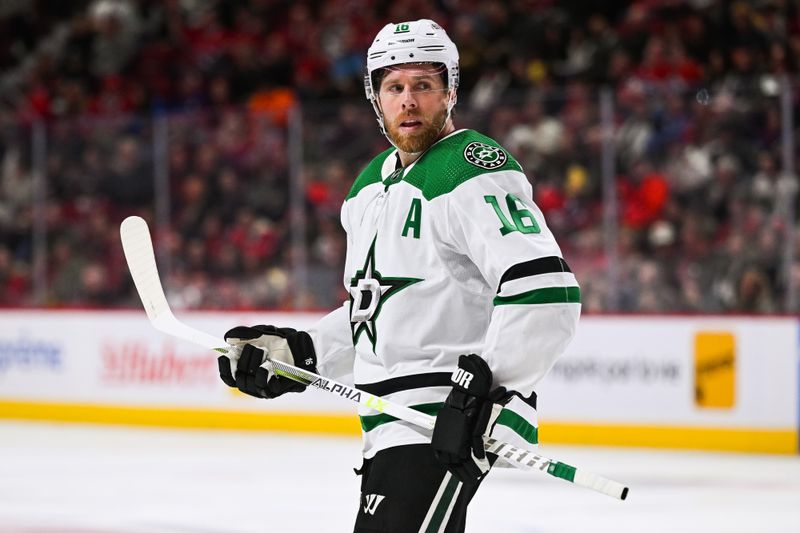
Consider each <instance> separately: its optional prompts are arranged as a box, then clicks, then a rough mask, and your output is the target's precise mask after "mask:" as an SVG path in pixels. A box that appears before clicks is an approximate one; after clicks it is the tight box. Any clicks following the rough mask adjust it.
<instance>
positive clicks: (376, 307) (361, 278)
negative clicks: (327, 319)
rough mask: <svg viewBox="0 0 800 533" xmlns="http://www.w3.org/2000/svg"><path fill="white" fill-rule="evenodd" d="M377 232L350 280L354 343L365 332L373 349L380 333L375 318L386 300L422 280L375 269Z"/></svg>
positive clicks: (351, 321)
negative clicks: (394, 275)
mask: <svg viewBox="0 0 800 533" xmlns="http://www.w3.org/2000/svg"><path fill="white" fill-rule="evenodd" d="M377 238H378V236H377V235H376V236H375V238H374V239H372V244H371V245H370V247H369V252H367V258H366V260H365V261H364V268H363V269H361V270H359V271H358V272H356V275H355V276H354V277H353V278H352V279H351V280H350V328H351V329H352V331H353V344H356V343H357V342H358V338H359V337H360V336H361V334H362V333H365V334H366V335H367V338H368V339H369V342H370V343H371V344H372V351H373V352H374V351H375V339H376V338H377V336H378V329H377V326H376V325H375V320H376V319H377V318H378V315H379V314H380V312H381V308H382V307H383V304H385V303H386V300H388V299H389V298H390V297H391V296H392V295H394V294H397V293H398V292H400V291H401V290H403V289H405V288H406V287H409V286H411V285H413V284H414V283H417V282H419V281H422V280H421V279H418V278H390V277H388V276H382V275H381V273H380V272H378V271H377V270H376V269H375V241H376V240H377Z"/></svg>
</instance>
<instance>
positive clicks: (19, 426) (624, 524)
mask: <svg viewBox="0 0 800 533" xmlns="http://www.w3.org/2000/svg"><path fill="white" fill-rule="evenodd" d="M359 446H360V441H359V440H357V439H351V438H322V437H318V436H298V435H278V434H273V433H258V432H230V431H225V432H212V431H194V430H161V429H141V428H127V427H110V426H85V425H67V424H65V425H61V424H46V423H23V422H19V423H17V422H14V423H11V422H2V423H0V532H1V533H10V532H13V533H34V532H36V533H67V532H68V533H100V532H103V533H123V532H124V533H144V532H147V533H150V532H153V533H223V532H224V533H251V532H252V533H256V532H258V533H264V532H269V533H275V532H280V533H295V532H297V533H305V532H318V531H324V532H326V533H327V532H331V533H336V532H347V531H352V523H353V519H354V517H355V513H356V511H357V508H358V479H357V478H356V476H355V475H354V474H353V470H352V468H353V467H355V466H358V465H359V464H360V453H359ZM542 452H543V453H544V454H545V455H548V456H550V457H552V458H555V459H559V460H561V461H564V462H567V463H570V464H573V465H576V466H580V467H583V468H586V469H587V470H591V471H593V472H596V473H598V474H602V475H605V476H607V477H610V478H612V479H616V480H618V481H621V482H624V483H627V484H628V485H629V486H630V487H631V493H630V496H629V498H628V500H627V501H625V502H620V501H616V500H614V499H612V498H609V497H607V496H604V495H601V494H598V493H595V492H592V491H589V490H586V489H582V488H579V487H576V486H574V485H571V484H569V483H566V482H564V481H561V480H558V479H555V478H552V477H550V476H542V475H538V474H535V473H527V472H521V471H514V470H495V471H493V472H492V473H491V475H490V476H489V478H488V479H487V481H486V482H485V484H484V486H483V487H482V488H481V490H480V491H479V492H478V495H477V496H476V497H475V500H474V502H473V504H472V506H471V507H470V509H471V512H470V518H469V521H468V526H467V531H468V532H470V533H495V532H503V533H523V532H524V533H576V532H584V531H587V532H588V531H591V532H593V533H603V532H609V533H610V532H615V533H616V532H619V533H627V532H631V533H633V532H635V533H661V532H664V533H666V532H669V533H717V532H719V533H762V532H764V533H798V532H800V457H797V456H791V457H786V456H766V455H744V454H712V453H699V452H671V451H670V452H667V451H643V450H636V449H603V448H577V447H561V446H545V447H542Z"/></svg>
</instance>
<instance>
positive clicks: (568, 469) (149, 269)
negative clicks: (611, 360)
mask: <svg viewBox="0 0 800 533" xmlns="http://www.w3.org/2000/svg"><path fill="white" fill-rule="evenodd" d="M120 236H121V238H122V248H123V250H124V252H125V259H126V260H127V262H128V269H129V270H130V272H131V276H132V277H133V282H134V284H135V285H136V290H137V291H138V293H139V298H141V300H142V305H143V306H144V309H145V312H146V313H147V318H148V319H149V320H150V322H151V323H152V324H153V326H154V327H155V328H156V329H158V330H159V331H162V332H164V333H166V334H167V335H170V336H173V337H177V338H180V339H184V340H186V341H189V342H192V343H194V344H197V345H198V346H202V347H204V348H208V349H209V350H215V351H217V352H219V353H221V354H230V356H231V362H232V364H234V363H235V359H234V358H233V357H235V356H236V351H235V348H233V347H231V346H229V345H227V344H226V343H224V342H223V341H221V340H219V339H218V338H217V337H214V336H212V335H209V334H208V333H205V332H203V331H200V330H197V329H195V328H192V327H191V326H188V325H186V324H184V323H183V322H181V321H179V320H178V319H177V318H175V315H174V314H172V310H171V309H170V308H169V304H168V303H167V298H166V296H165V295H164V289H163V288H162V286H161V280H160V278H159V275H158V267H157V266H156V259H155V254H154V252H153V243H152V241H151V239H150V231H149V229H148V227H147V223H146V222H145V221H144V219H142V218H140V217H136V216H132V217H128V218H126V219H125V220H124V221H123V222H122V224H121V225H120ZM264 365H267V367H268V368H271V369H272V370H273V371H274V372H275V373H276V374H278V375H280V376H283V377H286V378H289V379H292V380H294V381H297V382H299V383H303V384H305V385H310V386H312V387H316V388H318V389H320V390H324V391H326V392H330V393H332V394H337V395H339V396H341V397H343V398H346V399H348V400H350V401H352V402H356V403H358V404H360V405H363V406H365V407H369V408H370V409H374V410H375V411H378V412H380V413H385V414H387V415H389V416H392V417H394V418H396V419H398V420H403V421H405V422H410V423H412V424H415V425H417V426H419V427H422V428H425V429H428V430H432V429H433V426H434V423H435V422H436V418H435V417H433V416H431V415H426V414H425V413H421V412H419V411H415V410H414V409H410V408H408V407H406V406H404V405H399V404H396V403H393V402H391V401H389V400H386V399H384V398H381V397H380V396H374V395H372V394H369V393H367V392H365V391H362V390H359V389H356V388H353V387H350V386H348V385H345V384H343V383H339V382H337V381H334V380H332V379H327V378H323V377H322V376H319V375H317V374H314V373H313V372H308V371H306V370H303V369H301V368H297V367H295V366H292V365H289V364H285V363H283V362H280V361H272V360H268V361H267V362H266V363H264ZM485 443H486V451H488V452H491V453H494V454H497V455H498V456H499V457H500V458H502V459H503V460H505V461H506V462H508V463H509V464H511V465H513V466H515V467H517V468H520V469H523V470H536V471H539V472H543V473H547V474H550V475H551V476H554V477H558V478H561V479H564V480H566V481H569V482H572V483H574V484H576V485H581V486H583V487H587V488H590V489H592V490H596V491H598V492H602V493H603V494H607V495H608V496H611V497H613V498H617V499H620V500H624V499H625V498H626V497H627V496H628V487H626V486H624V485H622V484H621V483H618V482H616V481H613V480H610V479H607V478H604V477H602V476H598V475H596V474H592V473H589V472H585V471H583V470H582V469H577V468H575V467H573V466H570V465H568V464H566V463H561V462H558V461H554V460H552V459H548V458H546V457H543V456H541V455H539V454H538V453H535V452H532V451H529V450H523V449H520V448H517V447H515V446H512V445H511V444H508V443H506V442H501V441H498V440H496V439H494V438H491V437H488V438H485Z"/></svg>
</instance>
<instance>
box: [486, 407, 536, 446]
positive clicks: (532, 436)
mask: <svg viewBox="0 0 800 533" xmlns="http://www.w3.org/2000/svg"><path fill="white" fill-rule="evenodd" d="M496 424H498V425H500V426H506V427H507V428H509V429H510V430H511V431H513V432H514V433H516V434H517V435H519V436H520V437H522V439H524V440H525V441H526V442H529V443H531V444H538V443H539V428H537V427H536V426H534V425H532V424H531V423H530V422H528V421H527V420H525V419H524V418H523V417H521V416H520V415H518V414H517V413H515V412H514V411H511V410H509V409H503V410H502V411H500V415H499V416H498V417H497V422H496Z"/></svg>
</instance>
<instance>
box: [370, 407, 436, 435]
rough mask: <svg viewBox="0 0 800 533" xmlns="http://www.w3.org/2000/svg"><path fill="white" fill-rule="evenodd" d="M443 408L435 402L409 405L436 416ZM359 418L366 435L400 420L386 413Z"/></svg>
mask: <svg viewBox="0 0 800 533" xmlns="http://www.w3.org/2000/svg"><path fill="white" fill-rule="evenodd" d="M442 406H444V403H442V402H435V403H423V404H419V405H409V406H408V407H409V409H414V410H415V411H419V412H420V413H425V414H426V415H431V416H436V414H437V413H438V412H439V410H440V409H441V408H442ZM358 418H359V419H360V420H361V429H363V430H364V433H368V432H370V431H372V430H373V429H375V428H376V427H378V426H380V425H383V424H388V423H389V422H396V421H397V420H398V419H397V418H396V417H394V416H392V415H387V414H386V413H382V414H379V415H359V416H358Z"/></svg>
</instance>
